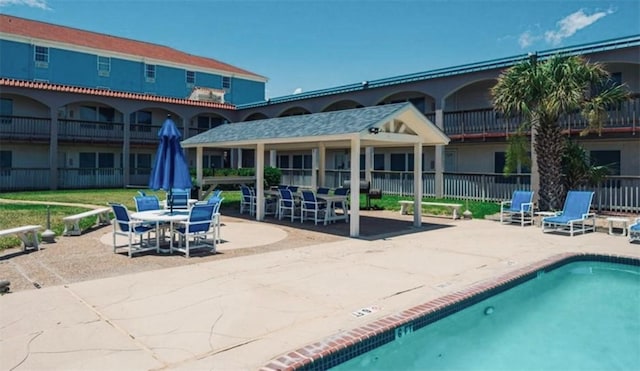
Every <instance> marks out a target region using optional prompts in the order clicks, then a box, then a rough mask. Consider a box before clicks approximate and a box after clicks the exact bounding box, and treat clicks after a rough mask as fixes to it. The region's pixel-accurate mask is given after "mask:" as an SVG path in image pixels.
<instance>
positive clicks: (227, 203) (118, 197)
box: [0, 189, 500, 249]
mask: <svg viewBox="0 0 640 371" xmlns="http://www.w3.org/2000/svg"><path fill="white" fill-rule="evenodd" d="M145 192H146V193H147V194H155V195H157V196H158V198H160V199H161V200H163V199H165V192H164V191H158V192H154V191H149V190H145ZM137 194H138V192H137V190H135V189H88V190H57V191H37V192H12V193H1V194H0V198H4V199H11V200H26V201H40V202H45V203H46V202H64V203H74V204H90V205H98V206H102V205H105V206H106V205H107V203H108V202H118V203H122V204H124V205H126V206H127V208H129V210H135V202H134V201H133V197H134V196H136V195H137ZM222 196H223V197H224V201H223V203H222V207H221V210H222V211H223V212H224V210H225V209H229V208H235V209H236V210H237V209H238V208H239V205H240V191H224V192H223V193H222ZM410 199H411V198H410V197H400V196H393V195H383V198H382V199H380V200H371V205H372V206H374V207H378V208H381V209H385V210H400V205H399V204H398V201H399V200H410ZM423 201H431V202H449V203H461V204H465V203H466V202H465V201H464V200H454V199H436V198H428V197H427V198H423ZM360 206H361V207H364V206H366V198H365V196H364V195H360ZM466 208H467V206H466V204H465V206H464V207H463V211H464V210H465V209H466ZM468 209H469V210H470V211H471V212H472V214H473V217H474V218H476V219H482V218H484V217H485V215H491V214H495V213H497V212H499V211H500V206H499V205H498V204H496V203H493V202H477V201H469V203H468ZM86 210H87V209H86V208H83V207H77V206H58V205H50V206H49V212H50V215H51V230H52V231H54V232H55V233H56V235H58V236H59V235H61V234H62V231H63V230H64V223H63V221H62V218H64V217H65V216H69V215H74V214H78V213H81V212H83V211H86ZM423 210H425V212H426V213H427V214H434V215H442V214H444V213H447V212H450V211H449V210H447V209H444V208H441V207H440V208H439V207H424V208H423ZM94 223H95V217H91V218H85V219H82V220H81V222H80V227H81V228H82V229H86V228H89V227H91V226H92V225H93V224H94ZM30 224H36V225H41V226H42V228H43V230H42V231H44V229H46V227H47V205H46V204H43V205H33V204H18V203H16V204H1V203H0V229H8V228H13V227H19V226H22V225H30ZM19 245H20V240H19V239H18V238H17V237H9V236H5V237H0V249H5V248H7V247H15V246H19Z"/></svg>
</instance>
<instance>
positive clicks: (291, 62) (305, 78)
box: [0, 0, 640, 98]
mask: <svg viewBox="0 0 640 371" xmlns="http://www.w3.org/2000/svg"><path fill="white" fill-rule="evenodd" d="M0 13H3V14H8V15H14V16H18V17H23V18H28V19H33V20H38V21H44V22H49V23H54V24H59V25H63V26H68V27H74V28H79V29H83V30H88V31H93V32H100V33H105V34H110V35H114V36H119V37H125V38H130V39H135V40H139V41H145V42H151V43H156V44H162V45H166V46H170V47H172V48H175V49H178V50H180V51H183V52H186V53H190V54H195V55H200V56H204V57H208V58H213V59H217V60H219V61H222V62H225V63H228V64H231V65H234V66H237V67H240V68H243V69H246V70H249V71H251V72H253V73H256V74H259V75H262V76H265V77H267V78H268V79H269V80H268V82H267V85H266V92H265V93H266V98H272V97H280V96H285V95H290V94H297V93H300V92H309V91H313V90H318V89H326V88H332V87H337V86H341V85H346V84H351V83H359V82H362V81H371V80H376V79H381V78H387V77H394V76H399V75H405V74H410V73H416V72H423V71H430V70H433V69H437V68H444V67H454V66H459V65H463V64H467V63H476V62H484V61H489V60H492V59H499V58H506V57H512V56H518V55H526V54H527V53H532V52H541V51H546V50H550V49H554V48H561V47H570V46H576V45H580V44H585V43H592V42H600V41H605V40H609V39H613V38H620V37H626V36H634V35H636V36H637V35H640V1H638V0H609V1H600V0H535V1H532V0H475V1H474V0H465V1H462V0H448V1H445V0H440V1H430V0H429V1H427V0H422V1H420V0H357V1H356V0H313V1H312V0H254V1H249V0H231V1H230V0H126V1H121V0H0Z"/></svg>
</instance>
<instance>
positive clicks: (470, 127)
mask: <svg viewBox="0 0 640 371" xmlns="http://www.w3.org/2000/svg"><path fill="white" fill-rule="evenodd" d="M426 116H427V118H429V119H431V117H434V115H433V114H432V113H427V114H426ZM431 120H432V121H433V119H431ZM443 121H444V122H443V124H444V132H445V134H447V135H449V136H452V137H456V136H461V137H463V138H464V137H482V136H486V137H495V136H505V135H507V134H510V133H514V132H516V131H517V130H518V127H519V126H520V123H521V122H522V118H521V117H505V116H504V115H502V114H500V113H498V112H497V111H495V110H493V109H492V108H485V109H476V110H466V111H450V112H444V114H443ZM559 125H560V127H561V129H562V131H565V132H567V131H568V132H572V133H575V132H579V131H582V130H584V129H585V128H587V126H588V121H587V120H586V119H585V118H584V117H583V116H582V114H580V112H574V113H569V114H565V115H563V116H561V118H560V122H559ZM639 130H640V95H634V96H633V97H632V98H631V99H630V100H628V101H625V102H623V103H620V104H619V105H616V106H615V107H612V108H611V109H610V110H608V111H607V119H606V121H605V123H604V124H603V131H604V132H607V131H611V132H617V131H628V132H632V133H636V132H637V131H639Z"/></svg>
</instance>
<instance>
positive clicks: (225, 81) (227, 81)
mask: <svg viewBox="0 0 640 371" xmlns="http://www.w3.org/2000/svg"><path fill="white" fill-rule="evenodd" d="M222 89H224V90H226V91H229V90H231V77H230V76H222Z"/></svg>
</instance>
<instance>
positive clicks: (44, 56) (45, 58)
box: [33, 45, 49, 68]
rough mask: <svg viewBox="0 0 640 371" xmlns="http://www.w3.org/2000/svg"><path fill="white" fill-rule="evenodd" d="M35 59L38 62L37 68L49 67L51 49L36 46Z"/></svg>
mask: <svg viewBox="0 0 640 371" xmlns="http://www.w3.org/2000/svg"><path fill="white" fill-rule="evenodd" d="M33 59H34V61H35V62H36V67H41V68H47V67H49V48H47V47H45V46H37V45H36V47H35V49H34V57H33Z"/></svg>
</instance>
